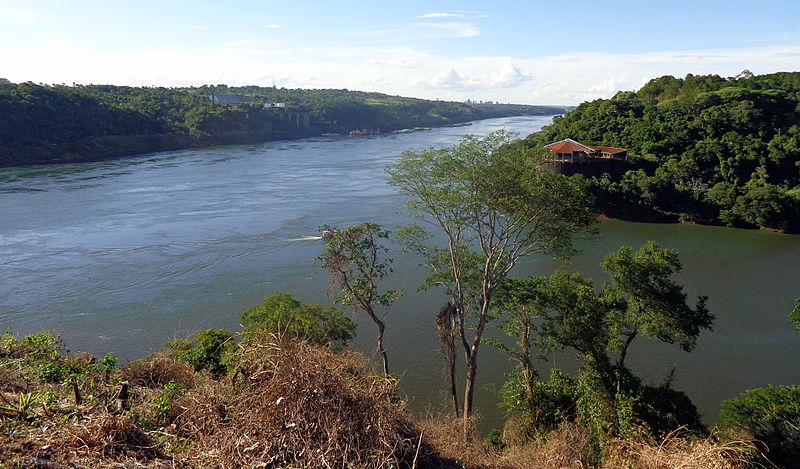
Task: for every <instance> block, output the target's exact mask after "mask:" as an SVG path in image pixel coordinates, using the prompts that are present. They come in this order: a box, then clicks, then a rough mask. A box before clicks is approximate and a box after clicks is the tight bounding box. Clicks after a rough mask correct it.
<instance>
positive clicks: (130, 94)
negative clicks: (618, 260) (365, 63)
mask: <svg viewBox="0 0 800 469" xmlns="http://www.w3.org/2000/svg"><path fill="white" fill-rule="evenodd" d="M212 97H213V98H214V99H213V100H212V99H211V98H212ZM564 111H565V108H564V107H559V106H527V105H512V104H466V103H459V102H451V101H430V100H423V99H416V98H404V97H399V96H389V95H385V94H381V93H365V92H359V91H348V90H291V89H284V88H281V89H275V88H274V87H257V86H248V87H240V88H235V87H227V86H224V85H218V86H215V87H210V86H203V87H197V88H194V87H190V88H154V87H143V88H135V87H125V86H110V85H88V86H84V85H75V86H64V85H35V84H33V83H20V84H14V83H0V115H2V116H3V125H2V127H0V167H3V166H5V167H9V166H22V165H32V164H49V163H65V162H80V161H95V160H99V159H103V158H108V157H114V156H127V155H135V154H141V153H152V152H158V151H171V150H178V149H188V148H200V147H208V146H215V145H228V144H247V143H257V142H268V141H277V140H295V139H301V138H306V137H311V136H318V135H323V134H330V133H339V134H350V132H353V131H356V130H357V131H362V130H364V129H366V130H367V131H369V132H371V133H389V132H391V131H393V130H399V129H405V128H413V127H441V126H445V125H448V124H459V123H464V122H469V121H475V120H480V119H488V118H496V117H507V116H519V115H547V116H552V115H556V114H561V113H563V112H564Z"/></svg>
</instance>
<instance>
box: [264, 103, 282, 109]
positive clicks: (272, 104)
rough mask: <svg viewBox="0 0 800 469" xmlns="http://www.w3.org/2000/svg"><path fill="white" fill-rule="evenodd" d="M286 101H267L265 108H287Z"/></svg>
mask: <svg viewBox="0 0 800 469" xmlns="http://www.w3.org/2000/svg"><path fill="white" fill-rule="evenodd" d="M285 107H286V103H265V104H264V109H272V108H285Z"/></svg>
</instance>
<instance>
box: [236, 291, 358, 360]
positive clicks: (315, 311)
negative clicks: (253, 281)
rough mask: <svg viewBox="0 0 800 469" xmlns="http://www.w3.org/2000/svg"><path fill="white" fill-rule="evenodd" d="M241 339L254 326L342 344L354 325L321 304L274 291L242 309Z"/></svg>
mask: <svg viewBox="0 0 800 469" xmlns="http://www.w3.org/2000/svg"><path fill="white" fill-rule="evenodd" d="M240 320H241V324H242V327H243V328H244V336H245V339H247V338H250V337H252V336H253V334H254V333H255V332H257V331H258V330H266V331H269V332H274V333H276V334H279V335H281V336H284V337H293V338H299V339H303V340H308V341H310V342H314V343H317V344H330V345H331V346H333V347H335V348H340V347H342V346H344V345H345V344H346V343H347V342H348V341H349V340H351V339H352V338H353V336H354V335H355V330H356V325H355V323H354V322H353V321H352V320H351V319H350V318H348V317H346V316H344V315H343V314H342V313H341V311H339V310H337V309H336V308H333V307H330V306H329V307H327V308H326V307H323V306H322V305H318V304H313V305H307V304H305V303H303V302H302V301H299V300H296V299H294V298H293V297H292V295H291V294H289V293H275V294H273V295H271V296H269V297H267V298H265V299H264V302H263V303H262V304H260V305H257V306H252V307H250V308H248V309H247V310H245V311H244V312H243V313H242V316H241V319H240Z"/></svg>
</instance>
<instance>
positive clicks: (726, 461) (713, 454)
mask: <svg viewBox="0 0 800 469" xmlns="http://www.w3.org/2000/svg"><path fill="white" fill-rule="evenodd" d="M757 451H758V449H757V447H756V445H755V443H754V442H753V441H748V440H725V441H720V439H718V438H717V437H716V436H715V435H711V436H709V437H708V438H704V439H692V438H685V437H684V435H681V430H678V431H675V432H673V433H671V434H669V435H667V436H666V437H664V438H663V439H662V440H661V441H659V442H656V443H648V442H646V441H643V440H642V439H635V440H621V441H615V442H614V443H613V444H612V448H611V454H610V457H609V462H608V464H606V465H605V466H604V467H606V468H608V469H612V468H613V469H616V468H625V469H708V468H714V469H744V468H752V467H761V466H760V465H754V464H753V463H752V462H751V461H752V456H753V455H754V454H758V453H757Z"/></svg>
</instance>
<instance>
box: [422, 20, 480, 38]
mask: <svg viewBox="0 0 800 469" xmlns="http://www.w3.org/2000/svg"><path fill="white" fill-rule="evenodd" d="M417 26H421V27H424V28H433V29H435V30H437V31H441V32H442V33H443V34H444V36H446V37H474V36H480V35H481V30H480V29H478V27H477V26H476V25H474V24H473V23H454V22H447V23H417Z"/></svg>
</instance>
